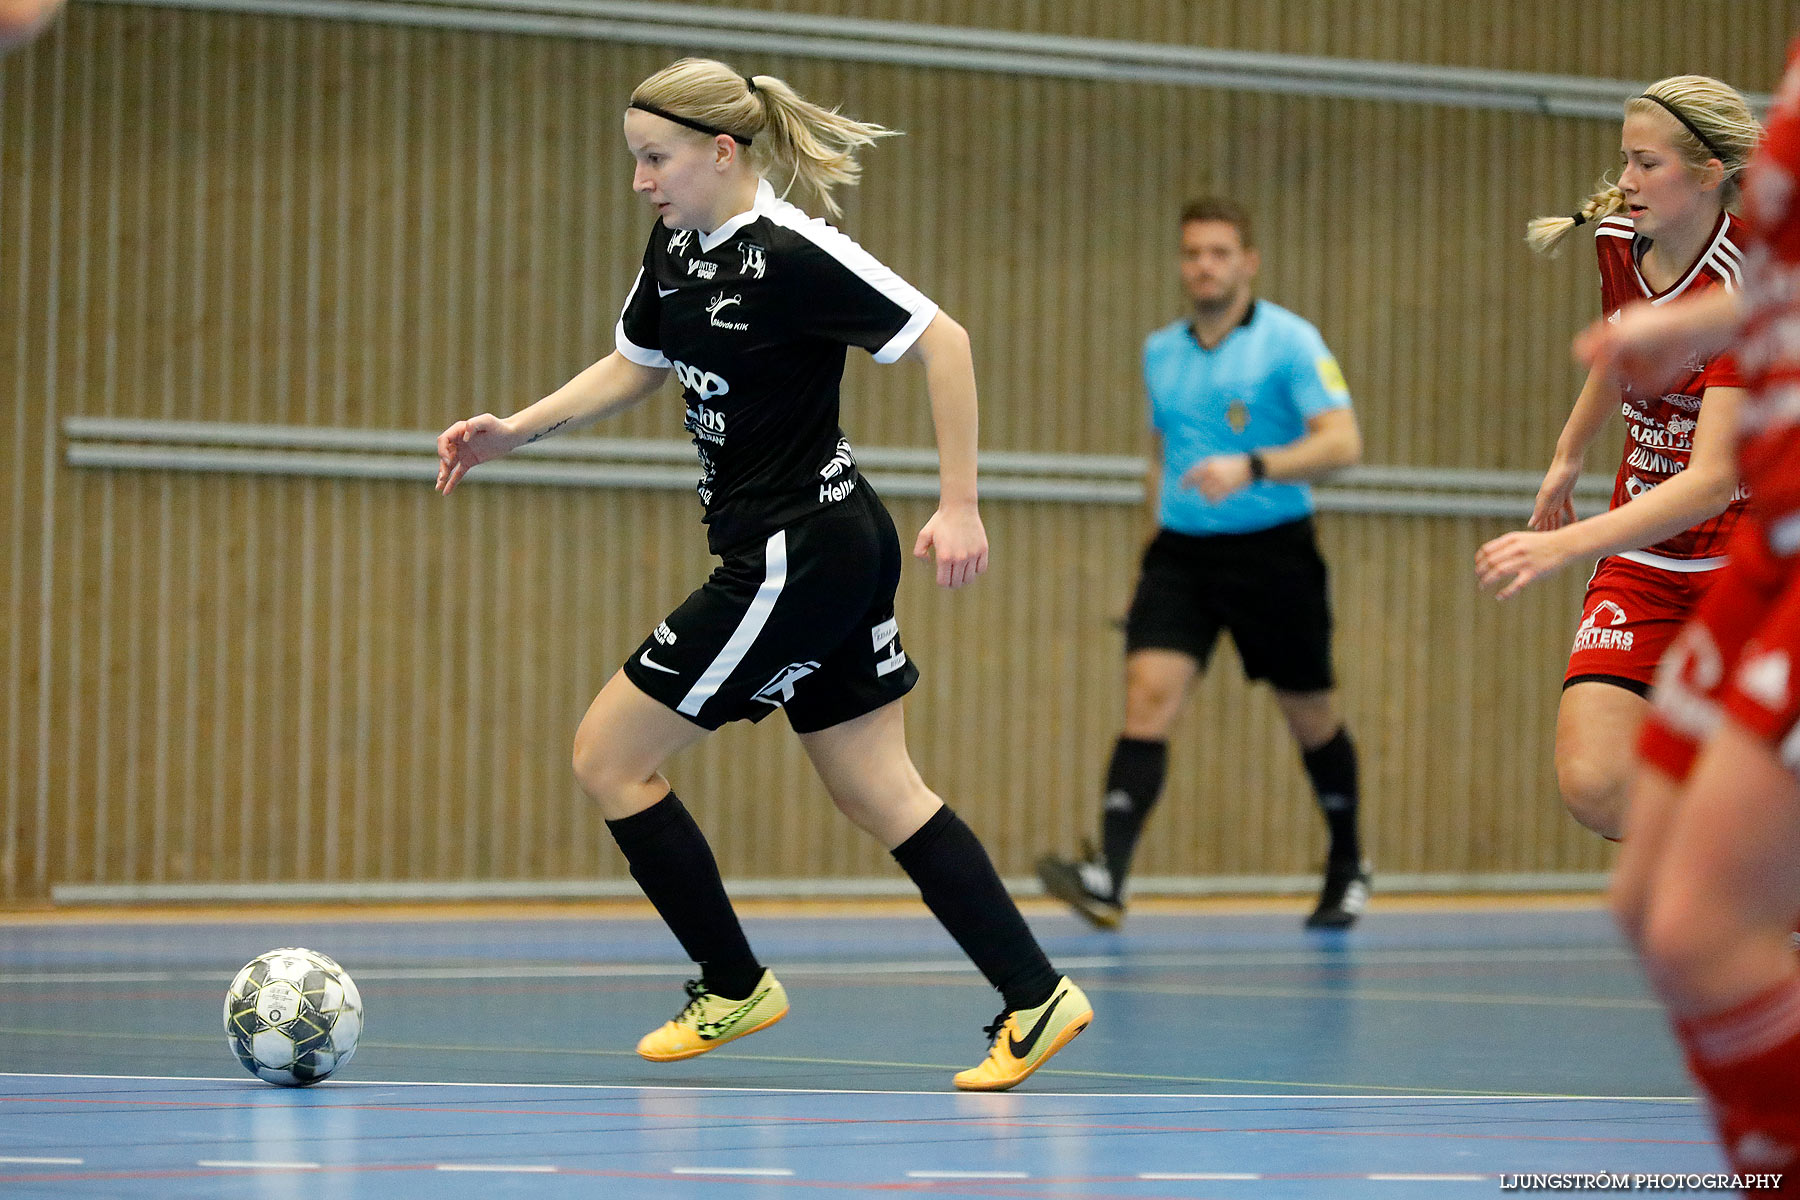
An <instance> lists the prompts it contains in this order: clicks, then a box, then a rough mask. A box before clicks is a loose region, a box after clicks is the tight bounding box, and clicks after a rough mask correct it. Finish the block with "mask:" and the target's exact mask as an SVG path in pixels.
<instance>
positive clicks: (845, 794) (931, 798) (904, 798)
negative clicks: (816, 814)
mask: <svg viewBox="0 0 1800 1200" xmlns="http://www.w3.org/2000/svg"><path fill="white" fill-rule="evenodd" d="M830 790H831V802H832V803H833V804H835V805H836V806H837V810H838V811H839V812H841V813H843V814H844V815H845V816H846V817H848V818H850V823H851V824H853V825H855V826H856V827H857V828H858V829H860V830H862V831H863V832H864V833H867V834H869V835H870V836H872V837H873V838H875V839H876V840H877V841H879V842H880V843H881V844H882V845H883V846H885V847H887V848H888V849H889V850H892V849H894V848H895V847H896V846H898V845H900V843H902V842H904V841H905V840H906V839H907V838H909V837H911V836H912V835H913V834H915V833H917V832H918V830H919V827H920V826H921V825H923V824H925V822H926V821H928V820H930V819H931V814H932V813H934V812H936V811H937V810H938V808H939V807H940V806H941V805H942V804H943V801H942V800H941V799H939V798H938V795H937V793H936V792H933V791H932V790H931V789H930V788H929V787H927V786H926V785H925V780H924V779H923V778H922V777H921V776H920V775H919V772H918V769H917V768H916V767H914V766H913V765H912V764H911V763H910V762H909V763H907V765H906V769H905V770H904V771H902V772H899V773H897V774H896V775H895V776H894V777H892V778H887V779H863V780H858V781H856V782H855V783H854V784H846V783H840V784H839V785H838V786H836V787H834V788H832V789H830Z"/></svg>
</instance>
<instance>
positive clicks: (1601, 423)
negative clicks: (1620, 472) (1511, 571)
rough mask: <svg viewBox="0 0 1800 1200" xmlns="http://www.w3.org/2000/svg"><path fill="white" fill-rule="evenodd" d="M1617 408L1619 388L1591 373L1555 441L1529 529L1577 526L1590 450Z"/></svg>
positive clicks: (1605, 377) (1533, 505) (1532, 510)
mask: <svg viewBox="0 0 1800 1200" xmlns="http://www.w3.org/2000/svg"><path fill="white" fill-rule="evenodd" d="M1618 407H1619V387H1618V385H1617V384H1616V383H1614V382H1613V381H1612V380H1610V379H1609V378H1607V376H1606V373H1605V372H1604V371H1598V370H1594V371H1589V372H1588V377H1587V382H1585V383H1583V384H1582V385H1581V393H1580V394H1579V395H1577V396H1576V397H1575V406H1574V407H1573V408H1571V409H1570V410H1569V419H1568V420H1567V421H1564V422H1563V429H1562V433H1561V434H1560V435H1559V436H1558V437H1557V439H1556V453H1555V454H1554V455H1552V456H1551V458H1550V469H1549V470H1548V471H1545V472H1544V482H1543V483H1541V484H1539V485H1538V493H1537V500H1536V502H1535V503H1533V504H1532V506H1531V520H1530V521H1528V522H1526V527H1527V528H1529V529H1536V530H1550V529H1561V528H1562V527H1563V526H1565V525H1572V524H1574V522H1575V485H1576V483H1577V482H1579V481H1580V479H1581V468H1582V466H1583V465H1584V464H1585V463H1586V462H1587V452H1588V447H1589V446H1591V445H1593V444H1594V438H1595V437H1597V436H1598V435H1599V433H1600V431H1601V430H1602V429H1603V428H1605V427H1606V420H1607V418H1608V417H1610V416H1611V415H1612V414H1613V412H1614V411H1615V410H1616V409H1617V408H1618Z"/></svg>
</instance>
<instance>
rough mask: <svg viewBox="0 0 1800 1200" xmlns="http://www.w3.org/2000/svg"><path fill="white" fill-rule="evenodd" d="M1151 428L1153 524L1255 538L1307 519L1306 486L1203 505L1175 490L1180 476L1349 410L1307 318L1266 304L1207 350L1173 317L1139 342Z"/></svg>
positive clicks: (1283, 441)
mask: <svg viewBox="0 0 1800 1200" xmlns="http://www.w3.org/2000/svg"><path fill="white" fill-rule="evenodd" d="M1144 388H1145V391H1146V392H1147V393H1148V395H1149V399H1150V424H1151V426H1152V427H1153V428H1154V429H1155V430H1156V432H1157V433H1158V434H1160V435H1161V436H1162V446H1163V462H1162V495H1161V498H1160V502H1159V505H1158V514H1159V516H1158V520H1159V522H1160V524H1161V525H1162V527H1163V528H1164V529H1173V530H1174V531H1175V532H1177V533H1189V534H1214V533H1253V532H1255V531H1256V530H1259V529H1268V528H1270V527H1271V526H1275V525H1282V524H1285V523H1287V522H1289V521H1297V520H1299V519H1300V518H1302V517H1305V516H1308V515H1310V514H1311V512H1312V510H1313V501H1312V489H1311V488H1310V487H1308V486H1307V485H1306V484H1303V483H1272V482H1269V481H1266V480H1265V481H1263V482H1261V483H1252V484H1250V486H1248V487H1246V488H1243V489H1242V490H1240V491H1238V492H1236V493H1234V494H1233V495H1230V496H1227V497H1226V498H1225V499H1224V500H1221V501H1220V502H1219V503H1217V504H1213V503H1209V502H1208V501H1207V499H1206V497H1204V496H1202V495H1201V494H1200V493H1199V491H1198V490H1196V489H1194V488H1187V487H1183V486H1182V485H1181V476H1182V473H1183V472H1185V471H1186V470H1188V468H1190V467H1192V466H1193V465H1194V464H1195V463H1197V462H1199V461H1200V460H1201V459H1203V458H1206V457H1207V456H1209V455H1213V454H1244V453H1248V452H1249V451H1251V450H1267V449H1270V448H1272V447H1275V446H1285V445H1287V444H1288V443H1289V442H1293V441H1297V440H1299V438H1301V437H1302V436H1304V435H1305V433H1306V422H1307V421H1308V419H1310V418H1312V417H1315V416H1318V415H1319V414H1320V413H1322V412H1327V411H1329V410H1331V409H1334V408H1348V407H1349V406H1350V389H1349V388H1348V387H1346V386H1345V384H1344V376H1343V372H1341V371H1339V370H1338V365H1337V360H1336V359H1335V358H1333V357H1332V355H1331V351H1330V350H1328V349H1326V347H1325V339H1324V338H1322V337H1320V336H1319V331H1318V330H1317V329H1314V328H1313V327H1312V324H1311V323H1310V322H1308V321H1307V320H1306V319H1305V318H1303V317H1299V316H1296V315H1295V314H1293V313H1291V312H1289V311H1288V310H1287V309H1285V308H1282V307H1280V306H1279V305H1275V304H1271V303H1269V302H1268V301H1267V300H1256V301H1253V302H1252V303H1251V306H1250V312H1249V313H1248V314H1247V315H1246V316H1245V318H1244V321H1243V323H1242V324H1240V325H1238V326H1237V328H1235V329H1233V330H1232V331H1231V332H1230V333H1228V334H1226V335H1225V340H1224V341H1222V342H1220V343H1219V345H1218V346H1217V348H1215V349H1212V350H1207V349H1205V348H1204V347H1202V346H1201V345H1200V343H1199V342H1198V341H1197V340H1196V339H1195V338H1194V331H1193V327H1192V326H1191V325H1189V324H1188V322H1187V321H1186V320H1185V319H1184V320H1180V321H1175V322H1173V323H1172V324H1169V325H1165V326H1164V327H1163V328H1161V329H1159V330H1157V331H1156V332H1155V333H1153V334H1151V335H1150V336H1149V338H1148V339H1146V340H1145V342H1144Z"/></svg>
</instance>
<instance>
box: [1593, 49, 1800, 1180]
mask: <svg viewBox="0 0 1800 1200" xmlns="http://www.w3.org/2000/svg"><path fill="white" fill-rule="evenodd" d="M1745 201H1746V204H1745V216H1746V218H1747V222H1748V225H1749V231H1748V236H1747V238H1746V242H1745V255H1744V289H1743V291H1742V293H1740V294H1738V295H1735V296H1727V295H1711V296H1702V297H1699V298H1697V299H1696V300H1695V301H1692V302H1689V303H1685V304H1679V305H1670V306H1667V307H1665V308H1651V307H1649V306H1647V305H1640V306H1636V307H1634V308H1632V309H1629V310H1627V311H1626V312H1624V313H1622V314H1621V315H1620V318H1619V320H1618V321H1617V322H1616V323H1614V324H1611V325H1602V326H1596V327H1595V328H1593V329H1591V330H1589V331H1588V333H1587V334H1585V335H1584V336H1583V338H1582V339H1581V341H1580V342H1578V343H1577V348H1578V352H1579V353H1580V354H1581V355H1582V356H1583V357H1586V358H1588V359H1589V360H1590V362H1591V363H1592V364H1593V365H1594V367H1595V369H1597V370H1603V371H1609V372H1611V373H1612V374H1614V375H1615V376H1617V377H1621V378H1625V379H1629V380H1632V381H1634V382H1635V383H1637V384H1639V385H1640V386H1641V385H1643V384H1645V383H1653V382H1654V381H1656V380H1659V379H1662V378H1665V377H1667V376H1668V375H1669V374H1671V373H1672V372H1675V371H1678V370H1679V369H1680V368H1681V364H1683V363H1684V362H1685V361H1686V360H1688V359H1690V358H1693V357H1694V356H1696V355H1701V356H1703V355H1707V354H1711V353H1714V352H1716V351H1718V350H1720V349H1724V348H1726V347H1728V346H1729V347H1730V348H1731V349H1732V350H1733V352H1734V353H1735V354H1736V355H1737V357H1738V359H1739V361H1740V362H1741V363H1742V365H1743V368H1744V371H1745V373H1746V375H1747V377H1748V382H1749V387H1750V390H1749V394H1748V398H1747V399H1746V401H1745V403H1744V406H1743V410H1742V412H1741V414H1740V421H1739V431H1740V432H1739V443H1740V444H1739V450H1738V461H1739V464H1740V468H1741V470H1742V472H1743V477H1744V480H1745V482H1746V483H1747V484H1748V486H1749V489H1750V496H1751V500H1750V506H1749V509H1748V511H1747V512H1746V514H1745V517H1744V520H1743V521H1742V522H1741V523H1740V525H1739V527H1738V530H1737V532H1736V534H1735V535H1734V536H1733V539H1732V542H1731V546H1730V549H1729V556H1730V563H1729V565H1728V566H1727V567H1726V568H1725V569H1724V571H1722V572H1721V573H1720V574H1719V576H1718V579H1717V581H1716V582H1715V583H1714V584H1713V587H1712V589H1711V590H1710V591H1709V592H1708V593H1707V596H1706V599H1705V600H1704V601H1703V602H1702V603H1701V605H1700V608H1699V609H1698V611H1697V612H1696V613H1695V616H1694V619H1693V621H1692V622H1690V623H1689V624H1688V625H1687V626H1686V627H1685V628H1684V629H1683V630H1682V631H1681V634H1680V636H1679V637H1678V638H1677V639H1676V641H1675V643H1674V645H1673V646H1672V647H1671V648H1670V650H1669V653H1668V655H1667V657H1666V658H1665V659H1664V661H1663V664H1662V667H1661V669H1660V671H1659V674H1658V677H1657V685H1656V693H1655V702H1656V703H1655V709H1654V711H1653V713H1652V715H1651V717H1650V719H1649V720H1648V721H1647V722H1646V724H1645V728H1644V734H1643V741H1642V744H1641V747H1640V750H1641V755H1642V759H1643V769H1642V770H1641V771H1640V773H1639V775H1638V778H1637V780H1636V782H1635V783H1634V784H1633V786H1632V795H1631V807H1630V811H1629V814H1628V817H1627V826H1628V828H1629V830H1630V833H1631V836H1630V838H1629V839H1628V840H1627V841H1626V843H1625V848H1624V852H1623V853H1622V855H1621V856H1620V861H1619V869H1618V872H1617V873H1616V875H1615V876H1614V880H1613V905H1614V908H1615V910H1616V912H1617V914H1618V917H1619V922H1620V925H1621V926H1622V927H1623V929H1624V930H1625V932H1626V934H1627V936H1629V937H1630V938H1631V939H1632V941H1633V942H1634V943H1635V944H1636V946H1637V947H1638V951H1639V954H1640V955H1641V957H1642V958H1643V961H1644V965H1645V967H1646V969H1647V971H1648V974H1649V976H1650V980H1651V983H1652V984H1653V985H1654V986H1655V988H1656V990H1657V992H1658V993H1659V994H1660V995H1661V997H1662V999H1663V1001H1664V1003H1665V1004H1667V1005H1668V1008H1669V1012H1670V1016H1671V1017H1672V1019H1673V1022H1674V1026H1675V1033H1676V1036H1677V1038H1678V1039H1679V1040H1680V1042H1681V1045H1682V1048H1683V1050H1684V1051H1685V1052H1686V1055H1687V1061H1688V1067H1689V1069H1690V1070H1691V1071H1692V1072H1693V1074H1694V1077H1695V1078H1696V1079H1697V1080H1698V1081H1699V1083H1700V1085H1701V1087H1702V1088H1703V1089H1704V1090H1705V1092H1706V1095H1707V1097H1708V1099H1709V1100H1710V1101H1711V1103H1712V1110H1713V1116H1714V1120H1715V1121H1716V1123H1717V1125H1718V1128H1719V1132H1720V1134H1721V1136H1722V1138H1723V1140H1724V1144H1725V1151H1726V1154H1727V1155H1728V1156H1729V1157H1730V1159H1731V1161H1732V1164H1733V1166H1734V1167H1736V1168H1737V1169H1738V1170H1740V1171H1746V1172H1760V1173H1772V1172H1778V1173H1781V1174H1783V1176H1784V1178H1783V1181H1782V1190H1785V1191H1800V1178H1797V1176H1800V1089H1797V1088H1796V1087H1795V1086H1794V1081H1795V1079H1796V1078H1797V1077H1800V963H1797V962H1796V959H1795V955H1794V950H1793V945H1792V942H1791V931H1792V930H1793V928H1794V922H1795V918H1796V916H1797V915H1800V782H1797V781H1796V777H1795V776H1796V771H1800V732H1797V730H1800V675H1796V673H1795V670H1794V666H1795V662H1796V659H1797V658H1800V41H1796V42H1795V43H1794V45H1793V46H1792V47H1791V48H1790V51H1789V59H1788V69H1787V75H1786V78H1785V79H1784V80H1783V82H1782V84H1781V87H1780V89H1779V90H1778V92H1777V94H1776V98H1775V104H1774V107H1773V108H1772V110H1771V111H1770V113H1769V128H1768V137H1767V140H1766V142H1765V144H1764V146H1763V148H1762V150H1761V152H1760V153H1759V154H1758V156H1757V159H1756V162H1755V163H1754V164H1753V165H1752V167H1751V169H1750V172H1749V174H1748V177H1747V180H1746V184H1745Z"/></svg>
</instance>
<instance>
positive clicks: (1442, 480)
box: [63, 417, 1612, 519]
mask: <svg viewBox="0 0 1800 1200" xmlns="http://www.w3.org/2000/svg"><path fill="white" fill-rule="evenodd" d="M63 433H64V435H65V436H66V437H67V439H68V443H67V445H66V447H65V448H64V458H65V461H66V462H67V463H68V465H69V466H71V467H85V468H111V469H115V470H140V471H198V472H208V473H224V474H239V475H285V476H305V477H313V478H324V479H393V480H404V481H409V482H418V483H425V482H429V481H431V480H432V479H434V478H435V477H436V475H437V457H436V454H437V452H436V435H435V434H432V433H429V432H425V431H420V430H401V429H343V428H330V427H319V426H302V425H261V424H237V423H231V422H223V421H166V420H144V419H132V418H114V417H68V418H66V419H65V420H64V421H63ZM857 461H858V463H859V465H860V466H861V467H862V468H863V470H864V471H865V472H866V473H867V474H868V475H869V477H870V478H871V479H872V480H874V482H875V486H877V487H878V488H880V489H881V491H882V492H883V493H884V494H886V495H889V496H895V497H900V496H911V497H932V496H936V495H937V494H938V479H937V474H936V471H937V451H935V450H932V449H930V448H928V447H911V446H907V447H879V446H877V447H868V448H863V449H859V450H858V451H857ZM980 467H981V494H982V497H983V498H984V499H988V500H1011V501H1042V502H1049V503H1062V504H1127V505H1135V504H1142V503H1143V502H1144V484H1143V480H1144V473H1145V470H1146V464H1145V462H1144V460H1143V459H1142V458H1138V457H1135V456H1132V455H1115V454H1036V453H1028V452H1020V451H1006V450H996V451H989V452H986V453H983V454H982V455H981V461H980ZM695 469H696V468H695V460H694V448H693V447H692V446H691V445H689V444H688V443H687V442H683V441H679V440H675V439H642V438H599V437H569V438H558V439H554V440H551V441H547V442H539V443H537V444H536V445H532V446H525V447H521V448H520V449H519V450H517V451H515V452H514V454H513V455H512V456H510V457H508V458H507V459H505V460H502V461H499V462H492V463H485V464H483V465H482V467H481V472H480V474H479V475H477V476H474V477H473V478H474V479H478V480H482V481H485V482H487V483H495V484H537V485H544V486H553V487H606V488H649V489H655V490H663V489H668V490H685V489H688V488H691V487H693V486H694V482H695V478H696V477H695ZM1540 478H1541V477H1540V476H1538V475H1537V474H1535V473H1533V472H1530V471H1495V470H1454V469H1447V468H1437V467H1406V466H1367V467H1354V468H1352V469H1350V470H1347V471H1343V472H1341V473H1339V474H1337V475H1335V476H1333V477H1332V479H1331V481H1330V482H1329V483H1328V484H1325V485H1322V486H1319V487H1317V488H1315V489H1314V500H1315V502H1316V504H1317V506H1318V508H1319V510H1320V511H1322V512H1342V513H1366V514H1386V515H1408V516H1431V517H1515V518H1520V519H1523V517H1524V516H1525V515H1527V514H1529V513H1530V511H1531V506H1532V501H1533V499H1534V498H1535V496H1536V494H1537V487H1538V483H1539V482H1540ZM1611 490H1612V481H1611V480H1609V479H1607V478H1606V477H1605V476H1600V475H1587V476H1583V477H1582V479H1581V482H1580V484H1579V485H1578V486H1577V488H1576V492H1575V496H1576V500H1577V502H1578V503H1577V508H1578V510H1580V511H1582V512H1583V513H1584V514H1585V513H1587V512H1593V511H1597V510H1599V509H1601V508H1604V507H1605V502H1606V498H1607V497H1608V496H1609V495H1610V494H1611Z"/></svg>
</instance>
